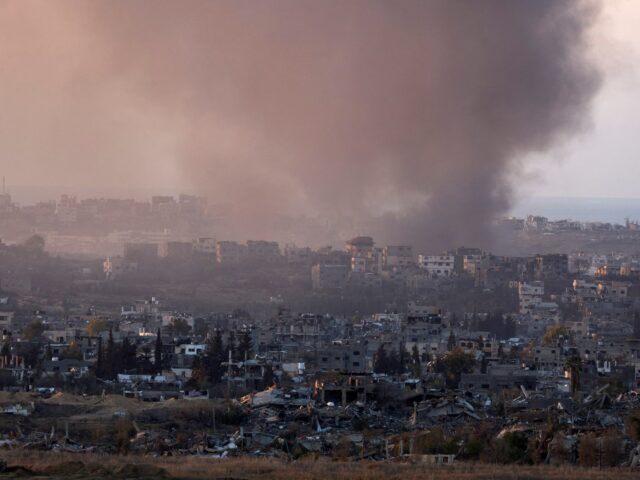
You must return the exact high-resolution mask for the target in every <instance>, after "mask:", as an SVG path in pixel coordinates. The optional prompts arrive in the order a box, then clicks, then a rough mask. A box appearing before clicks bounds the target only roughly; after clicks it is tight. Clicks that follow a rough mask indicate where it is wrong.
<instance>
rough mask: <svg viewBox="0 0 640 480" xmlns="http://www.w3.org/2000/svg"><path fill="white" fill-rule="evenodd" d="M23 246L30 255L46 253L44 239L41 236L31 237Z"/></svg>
mask: <svg viewBox="0 0 640 480" xmlns="http://www.w3.org/2000/svg"><path fill="white" fill-rule="evenodd" d="M22 246H23V247H24V248H25V250H27V251H28V252H30V253H34V254H42V253H43V252H44V246H45V242H44V238H43V237H42V236H41V235H31V236H30V237H29V238H28V239H27V240H25V242H24V243H23V244H22Z"/></svg>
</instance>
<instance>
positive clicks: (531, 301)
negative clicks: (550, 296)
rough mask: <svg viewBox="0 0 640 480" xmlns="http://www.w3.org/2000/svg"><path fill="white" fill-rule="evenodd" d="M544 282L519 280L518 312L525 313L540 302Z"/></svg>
mask: <svg viewBox="0 0 640 480" xmlns="http://www.w3.org/2000/svg"><path fill="white" fill-rule="evenodd" d="M543 295H544V282H520V283H519V284H518V306H519V309H520V313H521V314H522V315H526V314H527V313H530V312H531V311H532V310H533V309H534V307H535V306H536V305H538V304H540V303H542V297H543Z"/></svg>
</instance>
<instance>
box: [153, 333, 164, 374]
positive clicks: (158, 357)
mask: <svg viewBox="0 0 640 480" xmlns="http://www.w3.org/2000/svg"><path fill="white" fill-rule="evenodd" d="M162 347H163V345H162V335H161V332H160V329H158V333H157V334H156V348H155V352H154V355H153V359H154V362H153V364H154V366H155V373H162Z"/></svg>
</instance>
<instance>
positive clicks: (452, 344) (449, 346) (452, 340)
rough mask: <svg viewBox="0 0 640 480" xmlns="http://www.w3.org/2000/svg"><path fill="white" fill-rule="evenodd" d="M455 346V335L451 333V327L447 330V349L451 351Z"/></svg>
mask: <svg viewBox="0 0 640 480" xmlns="http://www.w3.org/2000/svg"><path fill="white" fill-rule="evenodd" d="M454 348H456V336H455V335H454V334H453V328H452V329H451V330H449V339H448V340H447V350H448V351H451V350H453V349H454Z"/></svg>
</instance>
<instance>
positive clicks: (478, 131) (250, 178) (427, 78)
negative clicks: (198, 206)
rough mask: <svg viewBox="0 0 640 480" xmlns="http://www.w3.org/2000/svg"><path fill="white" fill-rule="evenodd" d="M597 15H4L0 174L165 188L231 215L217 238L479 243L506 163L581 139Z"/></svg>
mask: <svg viewBox="0 0 640 480" xmlns="http://www.w3.org/2000/svg"><path fill="white" fill-rule="evenodd" d="M52 4H53V5H52ZM598 12H599V5H598V3H597V2H593V1H582V2H580V1H563V0H518V1H504V0H485V1H482V2H475V1H463V0H431V1H418V0H416V1H414V0H401V1H394V2H388V1H369V0H367V1H364V0H350V1H334V0H325V1H306V0H298V1H289V0H274V1H260V2H258V1H246V0H239V1H216V2H209V1H199V0H189V1H186V2H177V1H163V0H156V1H137V2H129V1H126V2H125V1H117V0H116V1H93V2H73V1H66V2H37V1H27V2H17V1H8V2H2V3H0V45H1V46H0V63H1V64H2V74H1V75H0V87H1V89H0V99H1V100H2V104H3V110H2V113H1V114H0V149H2V152H1V157H2V158H3V159H4V160H3V165H2V170H3V173H4V174H6V175H8V176H12V175H14V173H15V175H16V176H18V177H22V178H35V179H38V178H39V179H43V180H44V181H47V180H50V181H51V182H58V184H60V183H66V184H69V183H72V184H77V185H95V186H100V185H101V184H103V183H104V182H111V183H114V182H115V183H114V184H117V185H119V186H126V187H129V188H135V186H136V185H142V186H144V187H145V188H149V187H150V186H153V182H154V179H156V178H161V177H164V178H167V177H169V178H175V184H176V185H183V186H186V187H189V188H190V189H192V190H193V191H195V192H196V193H198V194H200V195H204V196H207V197H209V198H210V199H211V200H212V201H213V202H217V203H229V204H233V205H234V213H233V219H234V222H233V225H228V228H229V232H228V236H229V237H231V236H234V235H237V236H242V237H245V238H246V237H251V236H253V237H265V238H278V236H279V235H281V234H282V232H280V231H278V229H277V228H276V227H274V226H275V225H276V224H277V222H276V221H274V219H276V218H278V217H280V216H281V215H283V214H285V215H293V216H295V215H300V214H309V215H321V216H323V217H325V218H333V219H334V221H335V225H338V227H337V228H339V230H340V231H341V232H344V233H345V234H348V233H349V230H351V231H352V232H353V233H372V234H374V235H376V236H377V237H378V238H380V239H382V240H384V241H388V242H402V243H414V244H417V245H424V246H431V247H433V248H441V247H445V246H454V245H457V244H461V243H469V242H481V241H484V240H486V239H487V238H488V236H489V228H488V226H489V224H490V222H491V220H492V219H493V218H495V216H496V215H500V214H503V213H506V212H507V211H508V209H509V206H510V201H511V188H510V181H511V180H512V179H513V178H514V177H516V178H517V175H518V172H519V164H520V162H521V161H522V159H523V157H525V156H526V155H527V154H530V153H532V152H543V151H546V150H548V149H550V148H553V147H554V146H556V145H558V144H559V143H561V142H562V141H564V140H566V139H567V138H569V137H570V136H571V135H573V134H575V133H576V132H579V131H581V130H582V129H584V128H585V127H588V125H589V118H590V104H591V100H592V99H593V96H594V95H595V93H596V92H597V90H598V88H599V86H600V83H601V75H600V73H599V71H598V69H597V66H595V65H594V64H593V62H592V61H591V57H590V54H589V53H590V52H589V31H590V28H591V27H592V25H593V23H594V22H595V20H596V19H597V15H598ZM5 162H7V163H8V165H4V163H5ZM69 179H71V182H69V181H68V180H69ZM65 180H67V181H65ZM221 233H222V234H223V236H224V233H225V232H221ZM313 235H317V232H313ZM309 243H318V242H317V241H316V242H314V241H310V242H309Z"/></svg>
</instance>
